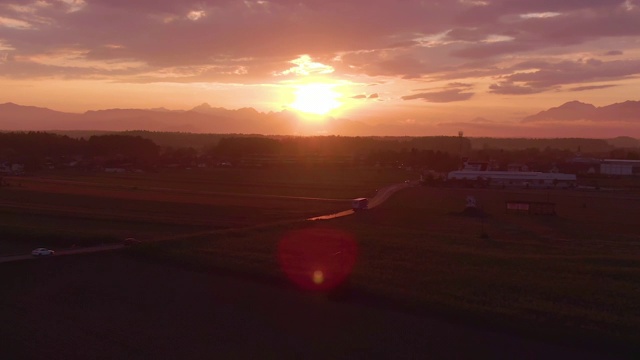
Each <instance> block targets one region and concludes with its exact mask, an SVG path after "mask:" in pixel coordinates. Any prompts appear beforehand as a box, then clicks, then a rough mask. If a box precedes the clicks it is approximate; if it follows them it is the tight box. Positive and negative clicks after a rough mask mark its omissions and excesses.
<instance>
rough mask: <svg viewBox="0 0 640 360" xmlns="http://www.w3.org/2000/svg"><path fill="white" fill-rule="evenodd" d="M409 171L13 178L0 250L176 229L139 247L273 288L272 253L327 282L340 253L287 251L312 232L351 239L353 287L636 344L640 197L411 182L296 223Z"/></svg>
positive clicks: (2, 200)
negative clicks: (374, 203) (361, 204)
mask: <svg viewBox="0 0 640 360" xmlns="http://www.w3.org/2000/svg"><path fill="white" fill-rule="evenodd" d="M407 178H412V176H411V175H410V174H408V173H407V172H404V171H401V170H397V169H387V170H378V169H333V170H331V169H303V170H299V171H293V170H292V169H285V170H283V169H216V170H210V171H193V172H183V173H178V172H170V173H158V174H108V175H107V174H100V175H97V174H89V175H87V174H85V175H73V176H72V175H65V173H57V174H55V173H54V174H47V176H38V177H28V178H27V177H25V178H8V179H6V180H7V181H8V182H9V184H10V186H8V187H3V188H0V213H1V214H2V216H1V217H0V231H1V232H2V235H3V236H2V238H3V240H2V241H0V251H2V252H3V253H10V252H19V251H26V250H28V249H31V248H33V246H36V245H37V246H51V247H54V248H55V246H70V245H71V244H77V243H79V244H81V245H84V244H87V245H88V244H91V243H96V242H109V241H120V240H121V239H122V238H124V237H129V236H133V237H138V238H142V239H149V240H154V239H159V238H171V237H175V238H180V240H179V241H167V242H161V243H150V244H147V245H144V246H142V247H140V248H139V249H134V250H133V251H134V252H136V253H138V254H140V255H141V256H143V257H144V258H146V259H155V260H158V261H163V262H165V261H166V262H168V263H174V264H182V265H184V266H187V267H191V268H197V269H203V270H214V271H223V272H227V273H231V274H236V275H237V274H241V275H244V276H249V277H256V278H259V279H263V280H264V279H269V280H270V281H276V282H279V283H286V282H287V280H286V278H287V276H285V272H284V271H283V269H282V267H281V261H279V260H281V259H283V258H295V257H296V256H298V257H299V258H300V259H303V260H304V261H307V262H308V264H305V263H304V261H303V260H300V261H298V263H297V264H296V266H297V267H296V268H295V271H297V272H298V273H300V274H302V275H304V274H305V273H306V276H308V279H310V280H311V281H314V282H318V283H321V282H322V281H323V280H328V278H327V277H328V276H331V271H325V272H324V273H322V274H320V275H321V276H319V277H318V276H316V275H317V274H316V269H320V268H321V267H322V266H327V263H326V262H327V261H328V262H332V263H336V262H340V258H339V257H335V256H334V257H327V256H326V255H327V254H308V253H305V252H304V251H305V250H304V248H302V249H296V250H295V251H294V250H291V249H283V248H282V246H281V245H282V241H283V239H285V238H290V237H291V236H292V235H291V234H298V236H302V238H301V239H300V241H301V242H302V243H304V241H313V242H314V244H313V246H310V247H309V248H313V249H316V251H318V252H320V253H322V252H323V251H324V252H327V253H328V252H330V253H331V254H329V255H332V254H333V255H335V254H340V253H341V251H335V248H331V247H326V248H323V245H322V243H324V242H325V241H323V240H322V239H323V237H326V238H327V241H326V243H332V244H335V243H340V242H342V241H343V240H344V239H352V240H353V241H355V244H356V246H357V257H356V262H355V266H354V267H353V269H352V273H351V276H350V281H349V284H350V286H351V288H353V289H354V291H361V292H364V293H367V294H371V296H374V297H380V298H384V299H389V300H390V301H392V302H393V303H394V304H396V305H399V306H402V307H406V308H410V309H413V310H417V311H426V312H428V313H433V314H445V316H448V317H451V318H458V319H463V321H469V320H470V319H474V320H473V321H479V322H480V323H483V324H487V323H492V324H493V323H497V324H499V326H507V327H509V328H517V329H519V330H520V331H525V332H526V331H529V332H537V333H540V332H544V333H546V334H547V336H548V337H554V336H555V335H554V334H557V337H559V338H566V337H569V338H571V337H574V336H575V337H577V338H581V339H592V338H597V339H599V341H613V342H616V341H619V342H622V343H625V344H633V343H634V342H635V341H638V340H639V339H640V307H639V306H638V305H637V304H639V303H640V229H638V228H637V215H636V214H637V213H638V210H639V209H640V197H638V196H637V195H634V194H632V193H626V192H624V191H569V190H549V191H547V190H526V191H524V190H523V191H512V190H492V189H448V188H427V187H413V188H409V189H406V190H403V191H401V192H400V193H397V194H396V195H394V196H393V197H392V198H391V199H390V200H389V201H388V202H386V203H384V204H383V205H382V206H380V207H378V208H375V209H371V210H370V211H366V212H361V213H357V214H355V215H354V216H348V217H345V218H339V219H335V220H331V221H321V222H305V221H301V219H305V218H308V217H311V216H316V215H323V214H327V213H332V212H335V211H340V210H344V209H345V208H348V206H349V203H348V202H347V200H348V199H350V198H354V197H359V196H372V195H373V194H374V193H375V190H376V189H378V188H380V187H382V186H384V185H388V184H391V183H397V182H402V181H403V180H405V179H407ZM413 178H414V179H415V178H417V176H416V175H413ZM467 196H473V197H475V198H476V199H477V203H478V205H479V207H480V208H481V209H482V210H483V211H484V212H485V213H486V214H487V216H486V217H468V216H464V215H462V213H461V212H462V210H463V208H464V206H465V199H466V198H467ZM510 200H525V201H547V202H553V203H555V205H556V212H557V216H527V215H515V214H507V213H506V212H505V202H506V201H510ZM305 233H306V234H309V239H313V240H308V239H305V238H304V234H305ZM300 234H302V235H300ZM336 241H337V242H336ZM332 246H333V245H332ZM283 253H285V254H284V255H283ZM333 255H332V256H333ZM314 256H315V257H314ZM338 256H342V255H338ZM327 259H328V260H327ZM323 262H324V263H323ZM338 265H339V264H338Z"/></svg>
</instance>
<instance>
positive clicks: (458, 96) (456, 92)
mask: <svg viewBox="0 0 640 360" xmlns="http://www.w3.org/2000/svg"><path fill="white" fill-rule="evenodd" d="M463 91H464V90H461V89H452V90H443V91H435V92H423V93H419V94H415V95H407V96H403V97H402V100H417V99H419V100H424V101H427V102H433V103H448V102H454V101H464V100H469V99H471V97H472V96H473V94H474V93H472V92H463Z"/></svg>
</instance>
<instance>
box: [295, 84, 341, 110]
mask: <svg viewBox="0 0 640 360" xmlns="http://www.w3.org/2000/svg"><path fill="white" fill-rule="evenodd" d="M334 87H335V85H332V84H306V85H300V86H297V87H296V91H295V100H294V101H293V102H292V103H291V104H290V105H289V106H291V107H292V108H293V109H296V110H298V111H301V112H304V113H308V114H314V115H326V114H328V113H329V112H331V110H334V109H337V108H338V107H340V106H341V105H342V103H341V102H340V101H338V98H340V97H341V95H340V94H339V93H337V92H336V91H335V90H334V89H333V88H334Z"/></svg>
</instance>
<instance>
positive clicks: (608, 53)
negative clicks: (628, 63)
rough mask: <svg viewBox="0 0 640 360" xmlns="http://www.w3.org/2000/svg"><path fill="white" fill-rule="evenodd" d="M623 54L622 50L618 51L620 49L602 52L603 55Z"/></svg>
mask: <svg viewBox="0 0 640 360" xmlns="http://www.w3.org/2000/svg"><path fill="white" fill-rule="evenodd" d="M622 54H624V52H622V51H620V50H611V51H607V52H606V53H604V56H618V55H622Z"/></svg>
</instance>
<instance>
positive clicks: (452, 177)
mask: <svg viewBox="0 0 640 360" xmlns="http://www.w3.org/2000/svg"><path fill="white" fill-rule="evenodd" d="M447 182H450V183H454V184H455V183H461V184H463V185H471V186H475V185H480V186H489V187H522V188H573V187H575V186H576V182H577V178H576V175H575V174H562V173H543V172H533V171H482V170H480V171H479V170H474V169H469V168H467V167H465V168H464V169H462V170H458V171H452V172H450V173H449V174H448V175H447Z"/></svg>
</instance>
